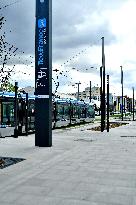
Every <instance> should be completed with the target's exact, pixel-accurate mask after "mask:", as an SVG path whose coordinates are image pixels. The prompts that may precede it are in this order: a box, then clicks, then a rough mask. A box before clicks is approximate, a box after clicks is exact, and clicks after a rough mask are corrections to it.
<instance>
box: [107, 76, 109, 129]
mask: <svg viewBox="0 0 136 205" xmlns="http://www.w3.org/2000/svg"><path fill="white" fill-rule="evenodd" d="M107 132H109V75H107Z"/></svg>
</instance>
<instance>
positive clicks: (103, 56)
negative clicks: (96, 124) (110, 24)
mask: <svg viewBox="0 0 136 205" xmlns="http://www.w3.org/2000/svg"><path fill="white" fill-rule="evenodd" d="M102 67H103V91H102V95H103V97H102V107H103V119H104V122H103V126H104V129H105V116H106V115H105V54H104V37H102Z"/></svg>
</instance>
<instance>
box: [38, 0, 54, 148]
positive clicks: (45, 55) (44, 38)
mask: <svg viewBox="0 0 136 205" xmlns="http://www.w3.org/2000/svg"><path fill="white" fill-rule="evenodd" d="M35 96H36V99H35V146H39V147H50V146H52V0H36V31H35Z"/></svg>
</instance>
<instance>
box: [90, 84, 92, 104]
mask: <svg viewBox="0 0 136 205" xmlns="http://www.w3.org/2000/svg"><path fill="white" fill-rule="evenodd" d="M91 94H92V85H91V81H90V102H91V98H92V96H91Z"/></svg>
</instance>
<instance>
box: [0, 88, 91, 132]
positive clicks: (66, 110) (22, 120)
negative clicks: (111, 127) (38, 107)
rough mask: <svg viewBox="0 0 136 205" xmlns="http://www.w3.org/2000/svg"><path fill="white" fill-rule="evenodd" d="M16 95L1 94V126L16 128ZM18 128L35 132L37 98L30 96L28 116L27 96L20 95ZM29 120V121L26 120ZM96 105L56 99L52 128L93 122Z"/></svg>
mask: <svg viewBox="0 0 136 205" xmlns="http://www.w3.org/2000/svg"><path fill="white" fill-rule="evenodd" d="M14 104H15V94H14V93H12V92H0V126H1V127H3V126H11V127H14V125H15V122H14V119H15V118H14ZM17 116H18V127H19V128H20V132H24V131H25V127H26V123H27V129H28V130H33V131H34V130H35V96H34V95H33V96H28V105H27V114H26V94H22V93H19V94H18V109H17ZM26 118H27V119H26ZM94 118H95V110H94V104H93V103H88V102H84V101H78V100H72V99H55V100H53V101H52V128H53V129H54V128H59V127H64V126H68V125H73V124H78V123H79V124H80V123H83V122H93V121H94Z"/></svg>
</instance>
